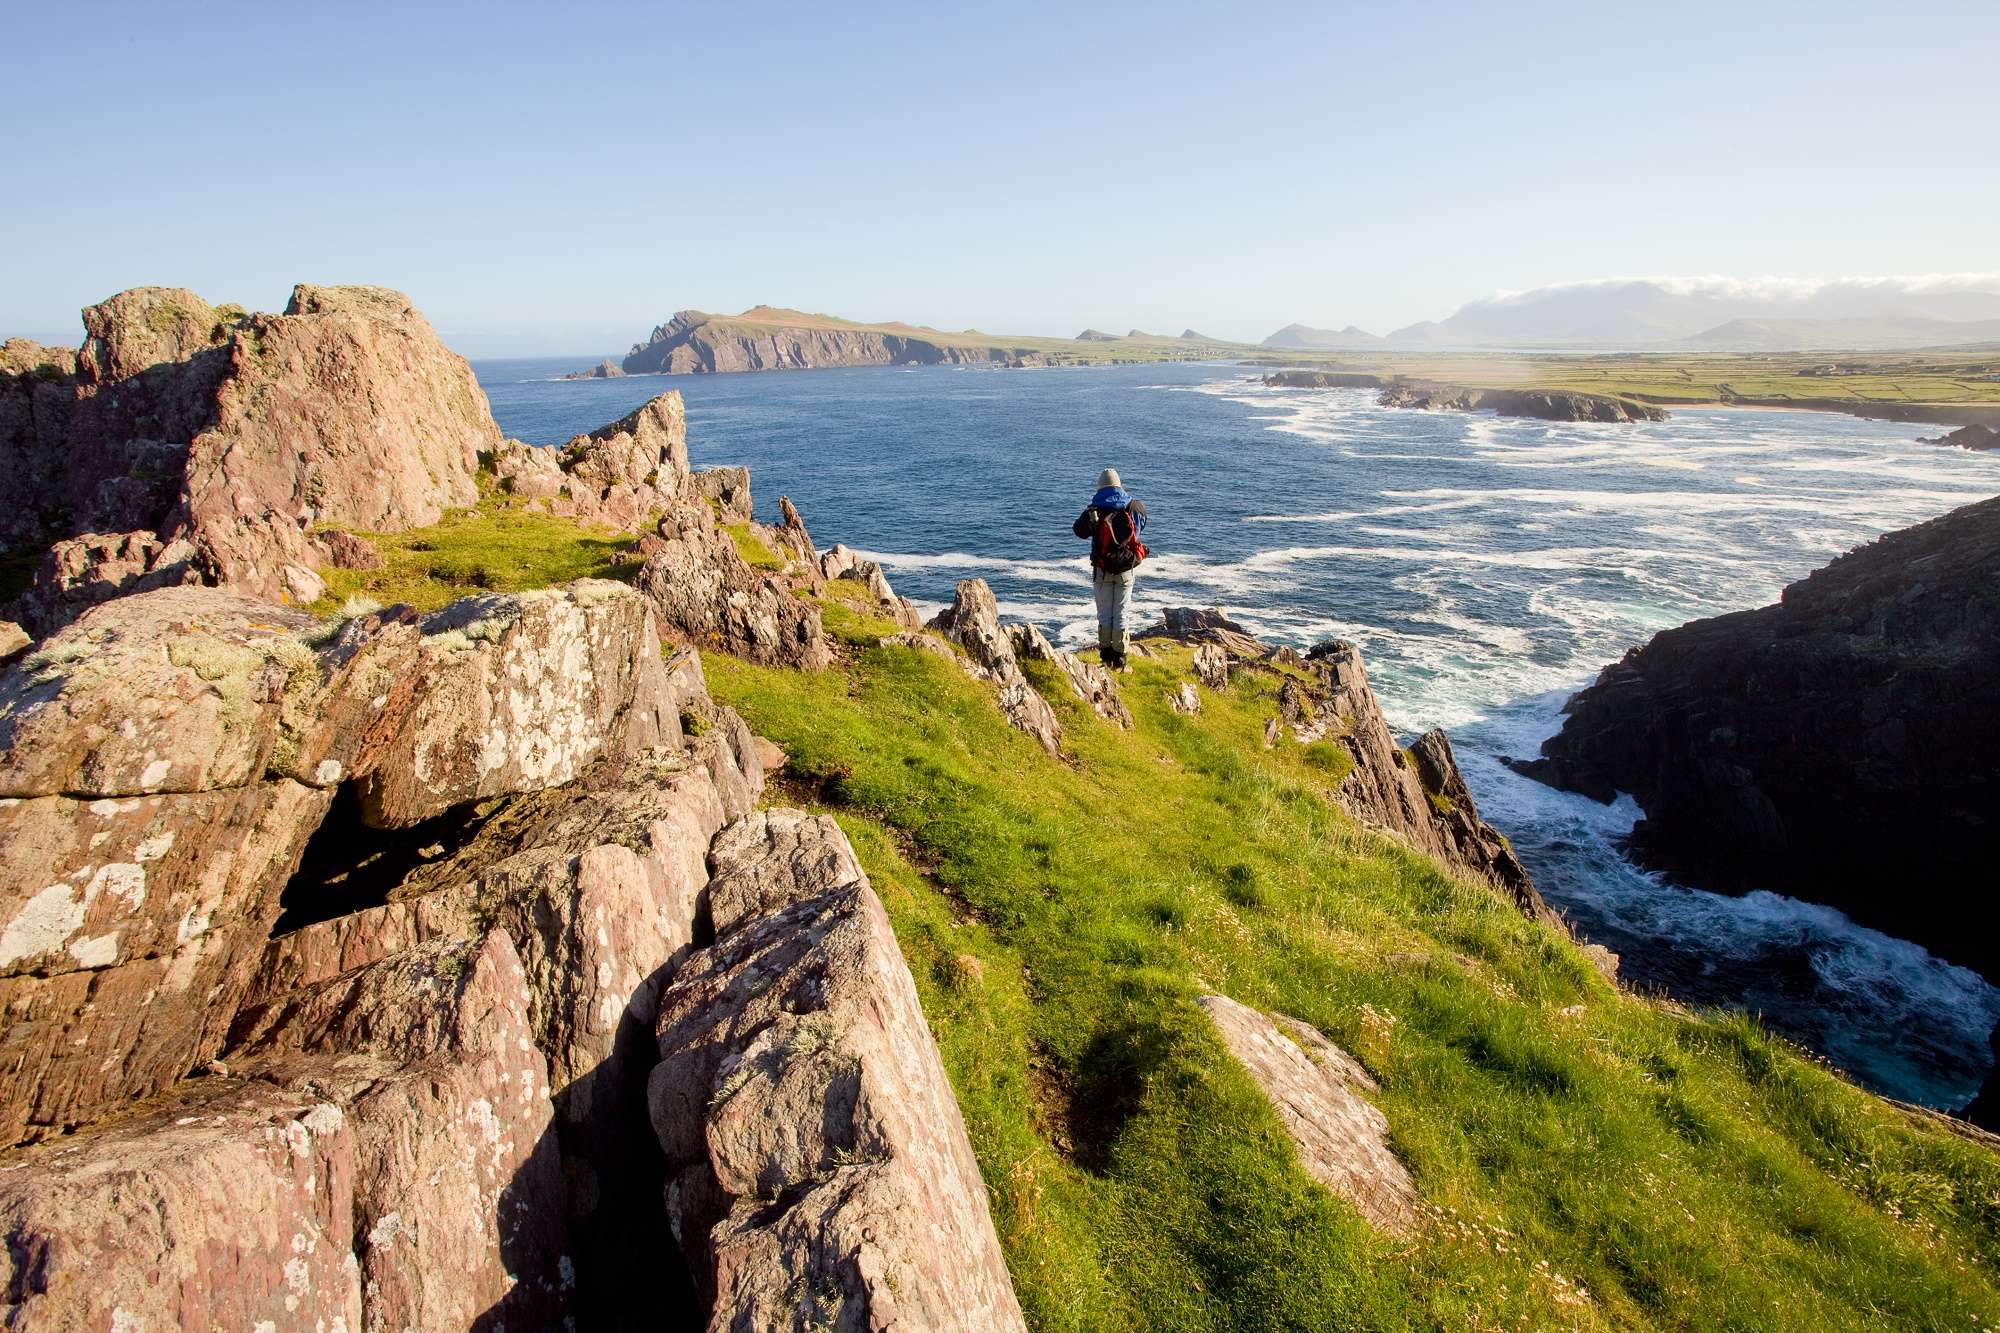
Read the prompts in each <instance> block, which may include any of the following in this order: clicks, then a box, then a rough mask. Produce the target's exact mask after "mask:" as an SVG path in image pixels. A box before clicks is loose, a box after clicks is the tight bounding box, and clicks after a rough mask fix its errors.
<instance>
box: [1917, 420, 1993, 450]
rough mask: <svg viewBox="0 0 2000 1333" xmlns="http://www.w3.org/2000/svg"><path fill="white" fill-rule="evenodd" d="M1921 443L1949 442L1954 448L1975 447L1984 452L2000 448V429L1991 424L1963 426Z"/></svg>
mask: <svg viewBox="0 0 2000 1333" xmlns="http://www.w3.org/2000/svg"><path fill="white" fill-rule="evenodd" d="M1920 443H1923V444H1948V445H1950V446H1952V447H1953V448H1954V449H1975V450H1978V451H1980V452H1982V453H1983V452H1985V451H1986V450H1988V449H2000V430H1995V429H1993V428H1992V427H1991V426H1961V427H1959V428H1958V429H1957V430H1955V431H1952V432H1951V433H1950V434H1949V435H1939V436H1937V437H1935V438H1933V439H1925V440H1922V441H1920Z"/></svg>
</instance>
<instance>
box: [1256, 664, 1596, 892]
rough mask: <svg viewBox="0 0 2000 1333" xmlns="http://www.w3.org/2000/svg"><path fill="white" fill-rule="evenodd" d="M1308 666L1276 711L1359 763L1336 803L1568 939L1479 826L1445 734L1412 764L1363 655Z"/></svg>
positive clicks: (1492, 833) (1498, 842)
mask: <svg viewBox="0 0 2000 1333" xmlns="http://www.w3.org/2000/svg"><path fill="white" fill-rule="evenodd" d="M1305 666H1306V669H1307V670H1309V671H1311V672H1312V673H1313V680H1312V683H1311V684H1310V685H1307V684H1306V683H1304V682H1301V681H1299V680H1297V679H1294V678H1290V677H1288V678H1287V679H1286V681H1285V682H1284V683H1283V684H1282V685H1281V686H1280V687H1279V706H1280V709H1281V711H1283V712H1284V713H1285V715H1286V716H1287V720H1288V721H1290V719H1291V717H1292V716H1293V715H1294V712H1295V710H1296V712H1297V713H1298V714H1299V715H1300V717H1301V720H1300V721H1296V722H1292V723H1291V725H1292V726H1293V728H1294V731H1295V733H1296V734H1297V735H1298V737H1299V738H1300V739H1301V740H1307V739H1308V738H1316V737H1318V736H1331V737H1334V738H1336V739H1337V740H1338V742H1339V743H1340V744H1341V745H1342V746H1343V747H1344V748H1345V749H1346V750H1347V753H1348V755H1349V757H1350V758H1352V759H1353V761H1354V767H1353V769H1352V770H1351V771H1350V772H1349V773H1348V774H1347V776H1345V777H1344V778H1342V779H1341V781H1340V785H1339V786H1338V787H1337V788H1336V789H1335V792H1334V795H1335V798H1336V799H1337V800H1339V802H1340V803H1341V804H1342V805H1343V806H1344V807H1346V809H1347V810H1348V811H1349V812H1350V813H1352V814H1354V815H1355V816H1356V817H1358V818H1359V819H1361V820H1362V821H1363V822H1364V823H1368V824H1372V825H1374V826H1375V827H1377V828H1381V829H1384V830H1386V831H1388V832H1390V833H1393V834H1394V835H1396V836H1397V837H1399V838H1401V839H1403V840H1404V841H1406V842H1408V843H1410V844H1411V845H1412V846H1415V847H1416V848H1418V849H1419V850H1420V851H1423V852H1426V853H1428V854H1429V855H1431V856H1433V857H1435V858H1437V859H1438V860H1439V861H1442V862H1443V863H1444V864H1446V865H1448V866H1452V867H1455V868H1457V869H1460V870H1464V871H1468V872H1470V873H1472V874H1474V875H1476V876H1478V877H1480V878H1482V879H1485V880H1487V881H1489V882H1491V883H1493V884H1494V885H1496V886H1498V887H1499V888H1501V889H1502V890H1504V891H1505V892H1506V893H1507V894H1508V895H1509V896H1511V897H1512V898H1513V899H1514V902H1515V904H1516V905H1517V906H1519V907H1520V909H1521V910H1522V911H1523V912H1524V913H1526V914H1527V915H1528V916H1530V917H1532V918H1534V919H1536V920H1538V921H1542V922H1545V923H1547V924H1549V925H1552V926H1555V927H1556V928H1557V929H1564V930H1566V927H1565V926H1564V925H1563V921H1562V918H1561V917H1560V916H1558V915H1557V914H1556V912H1555V910H1554V909H1553V908H1551V907H1549V906H1548V904H1547V903H1545V902H1544V901H1543V900H1542V896H1541V894H1540V893H1539V892H1538V891H1537V890H1536V889H1535V886H1534V882H1533V880H1532V879H1531V878H1530V877H1529V875H1528V872H1527V870H1526V869H1525V868H1524V867H1523V866H1522V865H1521V862H1520V860H1519V858H1517V857H1516V856H1515V855H1514V850H1513V847H1512V846H1511V845H1510V844H1509V843H1508V842H1507V840H1506V838H1505V837H1503V836H1502V835H1501V834H1500V833H1499V832H1498V831H1496V830H1495V829H1493V828H1492V827H1491V826H1490V825H1488V824H1486V823H1485V822H1484V821H1482V820H1481V819H1480V818H1479V810H1478V807H1477V806H1476V805H1475V804H1474V803H1473V800H1472V793H1471V792H1470V791H1469V790H1468V789H1467V788H1466V786H1465V780H1464V778H1463V777H1462V776H1461V775H1460V774H1459V771H1458V763H1457V761H1456V759H1455V758H1454V757H1453V755H1452V753H1451V745H1450V742H1449V741H1447V740H1446V739H1445V736H1444V733H1443V732H1441V731H1439V732H1432V733H1430V737H1431V738H1430V739H1427V740H1425V741H1423V742H1420V744H1422V745H1423V746H1424V757H1423V758H1422V759H1420V760H1413V759H1412V758H1411V757H1409V756H1406V755H1405V754H1404V752H1403V751H1402V750H1401V749H1399V748H1398V747H1397V745H1396V741H1395V736H1394V734H1393V733H1391V732H1390V730H1389V723H1388V720H1387V719H1386V718H1384V717H1383V716H1382V706H1381V704H1380V703H1379V702H1378V701H1377V700H1376V698H1375V692H1374V690H1373V689H1371V688H1370V687H1369V684H1368V673H1367V671H1366V669H1365V668H1364V667H1363V666H1362V664H1361V653H1360V651H1359V650H1358V649H1356V648H1355V647H1354V645H1352V644H1350V643H1346V642H1342V641H1334V642H1331V643H1323V644H1319V645H1317V646H1316V647H1314V649H1313V650H1312V652H1311V653H1310V654H1308V655H1307V658H1306V661H1305ZM1427 774H1428V777H1427V776H1426V775H1427Z"/></svg>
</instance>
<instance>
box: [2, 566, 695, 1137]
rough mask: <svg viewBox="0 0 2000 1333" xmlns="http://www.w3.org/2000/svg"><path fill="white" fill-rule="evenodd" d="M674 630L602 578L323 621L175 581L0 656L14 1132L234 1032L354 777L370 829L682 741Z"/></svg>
mask: <svg viewBox="0 0 2000 1333" xmlns="http://www.w3.org/2000/svg"><path fill="white" fill-rule="evenodd" d="M656 643H657V635H656V631H655V630H654V627H653V620H652V617H651V615H650V613H649V611H648V608H647V606H646V604H645V603H644V602H643V601H642V600H641V599H639V598H638V597H637V596H635V595H634V594H633V593H632V592H631V590H629V589H627V588H625V587H623V586H622V585H618V584H611V583H601V582H596V581H591V580H585V581H582V582H579V583H577V584H572V585H570V586H569V587H568V588H565V589H562V590H553V591H549V592H544V593H527V594H515V595H512V596H505V597H492V598H476V599H468V601H467V602H462V603H457V604H455V605H454V606H452V607H448V608H446V609H445V610H443V611H440V612H435V613H433V614H432V615H430V616H428V617H419V616H417V615H416V614H415V613H414V612H410V611H409V609H408V608H401V609H400V610H392V611H390V612H387V613H382V614H378V615H371V616H366V617H362V618H360V619H357V620H354V621H350V622H348V623H347V624H346V625H345V626H343V627H342V628H341V629H340V630H339V632H338V633H336V634H335V635H333V637H331V638H330V639H328V638H325V637H324V635H323V631H322V628H321V626H320V624H319V622H317V621H315V620H313V619H312V618H310V617H306V616H303V615H299V614H298V613H295V612H287V611H284V610H282V609H279V608H274V607H270V606H267V605H264V604H261V603H258V602H255V601H252V600H250V599H247V598H241V597H236V596H234V595H233V594H230V593H227V592H224V591H222V590H219V589H203V588H177V589H166V590H162V591H160V592H155V593H148V594H143V595H140V596H136V597H129V598H124V599H121V600H119V601H117V602H113V603H110V604H108V605H106V606H103V607H99V608H97V609H95V610H93V611H92V612H90V613H89V614H87V615H85V616H84V617H82V618H81V619H79V620H78V621H77V622H76V623H75V624H73V625H71V626H70V627H69V628H67V629H66V630H64V631H63V632H62V633H60V634H58V635H56V636H55V637H54V638H52V639H50V640H48V641H47V642H46V643H45V644H44V645H43V648H42V650H41V651H40V652H38V653H35V654H32V655H30V656H29V657H27V658H25V659H24V660H23V661H21V662H20V663H19V664H17V665H16V666H15V667H13V668H12V669H10V670H9V671H8V672H7V673H6V674H5V675H4V676H0V796H5V797H8V798H13V799H10V800H7V801H6V802H5V803H4V804H0V831H4V835H5V836H4V837H0V959H4V962H0V1002H4V1003H5V1005H6V1006H7V1009H8V1012H9V1014H10V1016H11V1017H10V1022H9V1024H8V1026H7V1028H6V1029H5V1031H4V1033H0V1058H4V1059H5V1061H6V1064H7V1067H10V1068H12V1069H15V1070H17V1071H19V1075H18V1076H17V1077H16V1078H14V1079H11V1080H9V1081H8V1083H7V1084H6V1085H5V1088H4V1090H0V1135H5V1136H6V1138H7V1141H10V1142H11V1141H13V1140H15V1139H19V1138H22V1137H31V1136H34V1135H38V1134H43V1133H48V1132H51V1131H52V1130H55V1129H58V1128H61V1127H63V1126H65V1125H68V1124H73V1123H76V1122H78V1121H80V1120H83V1119H87V1118H88V1117H90V1116H91V1115H93V1114H96V1113H97V1112H99V1111H101V1110H102V1109H104V1108H106V1107H108V1106H110V1105H112V1104H115V1103H117V1102H119V1101H122V1100H125V1099H127V1098H131V1097H136V1096H145V1095H147V1094H149V1093H152V1092H155V1091H158V1090H159V1089H161V1088H163V1087H165V1086H166V1085H167V1084H168V1083H169V1082H171V1081H172V1080H173V1079H174V1078H176V1077H178V1076H179V1075H181V1074H182V1073H185V1072H186V1071H187V1070H188V1069H191V1068H193V1067H195V1066H197V1065H199V1064H200V1063H202V1062H203V1061H204V1060H207V1059H209V1058H211V1057H212V1056H213V1055H214V1054H215V1053H216V1051H217V1050H218V1049H219V1048H220V1044H221V1041H222V1038H223V1035H224V1033H225V1030H226V1027H227V1025H228V1023H229V1021H230V1017H231V1015H232V1014H233V1013H234V1011H235V1009H236V1007H237V1005H239V1004H240V1003H241V1001H242V999H243V997H244V995H245V993H246V991H247V989H248V987H249V985H250V981H251V969H252V967H253V966H254V964H255V962H256V959H257V955H258V953H259V951H260V950H261V948H262V945H263V941H264V938H265V937H266V935H268V933H269V932H270V930H271V928H272V925H273V924H274V923H275V922H276V921H277V919H278V917H279V914H280V912H281V910H282V908H281V902H280V895H281V893H282V892H283V890H284V889H285V887H286V884H287V882H288V880H289V879H290V877H291V875H292V872H293V870H294V868H295V867H296V865H297V863H298V861H299V858H300V856H301V855H302V854H303V852H304V850H305V845H306V839H307V837H308V835H310V834H311V833H312V831H313V830H314V828H315V827H316V826H317V825H318V824H319V823H320V821H321V820H322V819H323V818H324V817H325V816H326V813H327V811H328V809H329V806H330V804H331V802H332V800H333V798H334V789H335V788H337V787H342V786H345V788H346V791H347V793H348V798H349V799H350V800H352V802H353V803H354V806H355V809H356V812H357V813H356V816H355V822H356V825H357V826H358V827H371V826H372V827H376V828H392V827H403V826H411V825H419V824H421V823H423V822H424V821H428V820H432V819H434V818H436V817H438V816H440V815H443V814H445V813H446V812H448V811H450V810H453V809H454V808H457V807H459V806H462V805H464V804H465V803H467V802H471V801H477V800H481V799H487V798H492V797H497V796H504V795H510V794H514V793H519V792H524V791H535V790H539V789H541V788H544V787H547V786H552V785H557V784H560V783H563V782H567V781H570V780H572V779H574V778H575V777H577V776H578V775H580V774H581V773H582V772H583V771H584V769H585V768H587V767H588V766H589V765H590V764H591V763H592V762H593V761H595V760H596V759H598V758H600V757H607V756H615V755H619V754H626V753H637V752H640V751H643V750H647V749H651V748H656V747H668V748H672V747H677V746H679V744H680V743H681V730H680V720H679V713H678V706H677V703H676V702H675V700H674V699H673V698H672V697H671V695H670V689H669V681H668V679H667V676H666V673H665V671H664V668H663V666H662V664H661V662H660V660H659V654H658V650H657V648H656V646H655V645H656ZM142 997H143V1000H142ZM8 1131H11V1133H8Z"/></svg>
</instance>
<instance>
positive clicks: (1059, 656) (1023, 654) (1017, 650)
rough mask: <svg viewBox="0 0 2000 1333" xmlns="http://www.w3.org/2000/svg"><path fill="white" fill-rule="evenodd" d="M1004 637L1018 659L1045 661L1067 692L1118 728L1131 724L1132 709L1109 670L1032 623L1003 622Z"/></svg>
mask: <svg viewBox="0 0 2000 1333" xmlns="http://www.w3.org/2000/svg"><path fill="white" fill-rule="evenodd" d="M1007 639H1008V642H1009V643H1010V644H1011V645H1012V647H1013V649H1014V657H1015V660H1016V661H1018V662H1047V663H1048V664H1049V665H1051V666H1053V667H1054V668H1055V669H1056V670H1057V671H1059V672H1061V673H1062V678H1063V680H1064V681H1066V682H1067V683H1068V684H1069V688H1070V693H1072V694H1074V695H1075V696H1076V697H1077V698H1078V699H1081V700H1082V701H1083V702H1084V703H1087V704H1089V705H1090V711H1092V712H1093V713H1096V714H1097V715H1098V716H1099V717H1101V718H1103V719H1104V720H1105V721H1106V722H1109V723H1111V725H1113V726H1115V727H1118V728H1119V729H1120V730H1125V731H1129V730H1131V727H1132V710H1131V709H1129V708H1127V707H1126V706H1125V701H1124V699H1122V698H1120V697H1119V694H1118V685H1117V683H1116V682H1115V681H1113V680H1112V678H1111V673H1110V672H1109V671H1107V670H1106V669H1105V668H1104V667H1102V666H1100V665H1098V664H1097V663H1095V662H1086V661H1084V660H1083V659H1082V658H1080V657H1078V656H1077V655H1076V654H1075V653H1073V652H1070V651H1069V650H1068V649H1065V648H1058V647H1056V646H1055V645H1054V644H1052V643H1050V642H1049V640H1048V636H1047V635H1045V634H1043V633H1042V632H1041V630H1039V629H1037V628H1036V627H1035V626H1033V625H1009V626H1007Z"/></svg>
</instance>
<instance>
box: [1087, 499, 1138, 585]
mask: <svg viewBox="0 0 2000 1333" xmlns="http://www.w3.org/2000/svg"><path fill="white" fill-rule="evenodd" d="M1121 519H1122V520H1124V521H1123V522H1122V523H1121V522H1119V520H1121ZM1121 527H1122V528H1124V529H1125V535H1124V536H1123V537H1120V536H1119V535H1118V529H1119V528H1121ZM1090 546H1091V550H1092V551H1093V552H1094V553H1095V554H1096V556H1097V567H1098V568H1099V569H1101V570H1103V571H1104V572H1105V573H1107V574H1124V573H1126V572H1128V571H1130V570H1134V569H1137V568H1138V567H1139V563H1140V562H1141V561H1142V560H1144V559H1145V558H1146V544H1145V543H1144V542H1142V541H1140V540H1139V525H1138V524H1137V523H1134V522H1133V521H1132V515H1131V514H1130V513H1128V512H1126V511H1125V510H1123V509H1108V510H1105V511H1103V512H1102V513H1100V514H1099V515H1098V516H1097V536H1096V537H1095V538H1093V539H1092V541H1091V543H1090Z"/></svg>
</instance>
